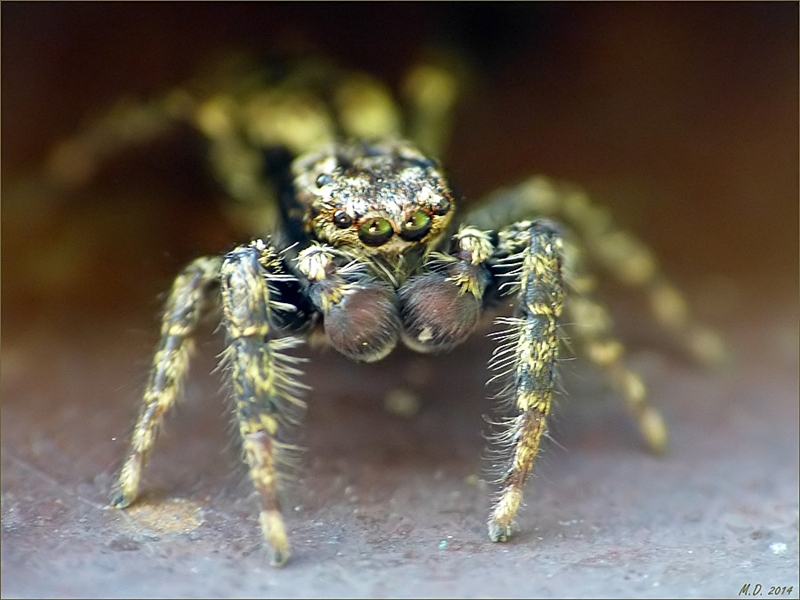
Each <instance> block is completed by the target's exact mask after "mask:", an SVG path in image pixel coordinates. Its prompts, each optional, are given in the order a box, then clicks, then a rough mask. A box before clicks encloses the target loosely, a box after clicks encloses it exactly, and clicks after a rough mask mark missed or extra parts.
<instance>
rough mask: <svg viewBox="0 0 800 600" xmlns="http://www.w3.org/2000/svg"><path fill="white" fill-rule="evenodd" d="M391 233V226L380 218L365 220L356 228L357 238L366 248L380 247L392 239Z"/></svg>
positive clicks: (392, 231)
mask: <svg viewBox="0 0 800 600" xmlns="http://www.w3.org/2000/svg"><path fill="white" fill-rule="evenodd" d="M393 233H394V230H393V229H392V224H391V223H389V221H387V220H386V219H383V218H381V217H375V218H372V219H367V220H366V221H364V222H363V223H362V224H361V227H359V228H358V237H359V238H360V239H361V241H362V242H364V243H365V244H367V245H368V246H380V245H381V244H383V243H384V242H385V241H387V240H388V239H389V238H390V237H392V234H393Z"/></svg>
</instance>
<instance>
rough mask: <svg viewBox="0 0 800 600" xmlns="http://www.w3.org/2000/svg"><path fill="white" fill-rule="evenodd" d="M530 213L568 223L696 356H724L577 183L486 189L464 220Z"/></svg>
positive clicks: (544, 181)
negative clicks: (640, 292)
mask: <svg viewBox="0 0 800 600" xmlns="http://www.w3.org/2000/svg"><path fill="white" fill-rule="evenodd" d="M534 215H535V216H537V217H538V216H541V217H552V218H556V219H558V220H560V221H563V222H564V223H566V224H567V225H569V226H571V227H572V228H573V229H574V230H575V233H576V234H577V235H578V237H579V239H580V241H581V243H582V244H583V245H584V246H585V247H586V249H587V252H588V255H589V256H590V257H591V259H592V260H593V261H596V262H598V263H599V264H600V265H601V266H602V267H603V268H605V269H606V270H608V271H609V272H610V273H611V274H612V275H613V276H614V277H616V279H618V280H619V281H620V282H621V283H623V284H625V285H628V286H631V287H638V288H642V289H643V290H644V292H645V293H646V294H647V296H648V299H649V302H650V307H651V311H652V312H653V314H654V315H655V318H656V319H657V321H658V322H659V324H660V325H661V326H662V327H663V328H664V329H665V330H667V331H668V332H670V334H671V335H673V336H674V337H675V338H676V339H677V340H678V341H679V343H680V344H681V345H682V346H683V347H684V348H686V350H687V351H688V352H689V353H690V354H691V355H692V356H693V357H694V358H695V359H696V360H698V361H699V362H701V363H703V364H718V363H720V362H722V361H723V360H724V359H725V356H726V349H725V345H724V342H723V341H722V340H721V339H720V337H719V336H718V335H717V334H716V333H715V332H714V331H712V330H710V329H708V328H707V327H704V326H702V325H700V324H699V323H697V322H696V321H695V320H694V319H693V318H692V316H691V314H690V312H689V310H688V307H687V304H686V301H685V299H684V298H683V295H682V294H681V292H680V291H679V290H678V289H677V288H676V287H675V286H674V285H673V284H672V283H671V282H670V281H669V280H668V279H667V277H666V276H665V275H664V274H663V273H662V272H661V271H660V268H659V266H658V263H657V261H656V259H655V256H654V255H653V253H652V251H651V250H650V249H649V248H648V247H647V246H646V245H645V244H644V243H643V242H641V241H640V240H639V239H638V238H636V237H635V236H634V235H632V234H631V233H628V232H626V231H623V230H621V229H620V228H619V227H617V226H616V225H615V224H614V222H613V219H612V217H611V215H610V213H609V212H608V211H607V210H606V209H604V208H602V207H600V206H597V205H595V204H593V203H592V202H591V201H590V199H589V197H588V196H587V194H586V193H585V192H584V191H583V190H581V189H580V188H579V187H577V186H573V185H570V184H565V183H554V182H552V181H551V180H550V179H548V178H545V177H541V176H536V177H532V178H530V179H528V180H526V181H524V182H523V183H521V184H519V185H517V186H514V187H510V188H504V189H501V190H498V191H496V192H494V193H492V194H490V195H489V196H487V197H486V199H485V201H484V202H483V203H482V204H481V205H480V206H478V207H477V208H476V209H473V210H472V211H471V212H470V213H469V215H467V218H466V221H467V222H468V223H470V224H472V225H475V226H476V227H480V228H483V229H492V228H497V227H500V226H502V225H504V224H506V223H513V222H515V221H518V220H522V219H530V218H531V217H532V216H534Z"/></svg>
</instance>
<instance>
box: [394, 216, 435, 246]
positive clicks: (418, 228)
mask: <svg viewBox="0 0 800 600" xmlns="http://www.w3.org/2000/svg"><path fill="white" fill-rule="evenodd" d="M430 228H431V218H430V216H428V213H426V212H425V211H422V210H415V211H414V212H412V213H411V214H410V215H408V217H407V218H406V220H405V222H404V223H403V231H402V232H401V233H400V235H401V236H402V237H403V239H404V240H408V241H410V242H413V241H416V240H421V239H422V238H424V237H425V234H426V233H428V230H430Z"/></svg>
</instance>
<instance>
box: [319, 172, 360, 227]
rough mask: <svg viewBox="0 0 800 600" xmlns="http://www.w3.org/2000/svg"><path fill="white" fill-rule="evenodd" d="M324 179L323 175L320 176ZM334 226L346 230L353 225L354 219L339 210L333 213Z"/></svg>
mask: <svg viewBox="0 0 800 600" xmlns="http://www.w3.org/2000/svg"><path fill="white" fill-rule="evenodd" d="M320 177H322V175H320ZM333 224H334V225H336V226H337V227H338V228H339V229H345V228H347V227H350V225H352V224H353V217H351V216H350V215H348V214H347V213H346V212H345V211H343V210H341V209H339V210H337V211H336V212H335V213H333Z"/></svg>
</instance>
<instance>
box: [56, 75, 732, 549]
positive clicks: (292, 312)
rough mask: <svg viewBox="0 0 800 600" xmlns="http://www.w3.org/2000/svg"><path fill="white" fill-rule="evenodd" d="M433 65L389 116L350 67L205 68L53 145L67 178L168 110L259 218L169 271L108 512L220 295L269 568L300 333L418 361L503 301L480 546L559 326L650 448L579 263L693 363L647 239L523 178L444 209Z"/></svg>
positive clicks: (646, 411) (516, 492)
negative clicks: (493, 444)
mask: <svg viewBox="0 0 800 600" xmlns="http://www.w3.org/2000/svg"><path fill="white" fill-rule="evenodd" d="M454 73H455V71H453V70H449V69H448V68H445V67H442V66H440V65H439V64H438V63H434V62H431V63H427V64H422V65H419V66H417V67H416V68H415V69H413V70H412V71H410V72H409V74H408V75H407V77H406V79H405V82H404V85H403V89H404V92H405V96H406V102H405V106H406V107H407V110H408V112H407V113H406V114H405V115H403V114H402V113H401V109H400V108H399V107H398V105H397V104H395V102H394V101H393V100H392V98H391V96H390V95H389V93H388V92H387V90H386V89H385V88H384V87H383V86H382V85H381V84H379V83H378V82H376V81H374V80H372V79H370V78H369V77H367V76H365V75H362V74H355V73H350V72H346V71H341V70H338V69H335V68H333V67H330V66H327V65H325V66H319V65H315V64H311V65H308V64H307V65H305V66H302V67H298V68H296V69H290V70H288V71H286V72H285V73H282V74H279V75H274V76H273V75H272V74H270V73H269V72H268V71H266V72H265V71H260V70H258V69H251V68H250V67H249V66H244V67H242V66H234V67H226V68H225V69H222V70H221V71H219V72H218V73H217V74H216V75H212V76H209V77H206V78H202V79H198V80H196V81H194V82H190V83H188V84H187V85H185V86H183V87H181V88H178V89H176V90H174V91H173V92H171V93H169V94H166V95H165V96H163V97H160V98H157V99H155V100H152V101H150V102H144V103H139V104H127V105H125V106H123V107H122V108H120V109H119V110H116V111H112V112H111V113H109V116H108V117H107V118H106V119H104V120H103V119H101V120H100V121H98V122H97V123H95V124H94V125H93V126H91V127H89V128H87V129H86V130H85V131H84V132H83V133H82V134H80V135H78V136H76V137H75V138H73V139H72V140H69V141H68V142H67V143H66V144H64V145H63V146H62V147H61V149H60V150H58V151H57V152H56V154H55V155H54V157H53V160H52V161H51V169H50V172H51V176H52V177H53V179H54V180H58V179H59V177H60V178H61V179H63V180H66V179H69V178H70V177H72V176H73V175H74V173H76V172H77V173H89V172H91V171H92V170H93V169H94V167H95V166H96V164H97V163H99V162H100V160H101V157H105V156H107V155H108V154H111V153H113V152H114V151H116V150H117V149H120V148H123V147H125V146H129V145H132V144H134V143H141V142H144V141H147V140H148V139H151V138H152V137H155V136H157V135H162V134H163V133H164V131H165V130H166V129H167V128H168V126H169V125H171V124H173V123H176V122H184V123H189V124H190V125H191V126H192V127H193V128H196V129H197V130H198V131H199V132H200V133H201V134H202V135H203V136H204V137H205V139H206V141H207V142H208V144H209V150H210V153H209V155H210V163H211V166H212V168H213V170H214V172H215V174H216V176H217V177H218V179H219V180H220V182H221V183H222V185H223V187H224V188H225V190H226V191H227V192H228V194H229V195H230V196H231V197H233V198H234V199H236V200H239V201H241V202H240V203H238V204H237V203H235V204H236V206H237V207H239V208H238V209H237V210H238V211H239V212H241V210H239V209H241V207H242V206H245V207H248V208H247V209H246V210H248V211H249V213H248V218H249V219H250V220H251V222H255V223H258V225H257V228H258V229H259V230H260V233H262V234H263V233H264V229H262V228H265V229H266V231H269V235H265V236H263V237H259V238H258V239H255V240H253V241H251V242H250V243H247V244H244V245H240V246H237V247H235V248H234V249H233V250H231V251H230V252H227V253H225V254H223V255H221V256H208V257H203V258H199V259H197V260H195V261H193V262H191V263H190V264H189V265H188V266H187V267H186V268H184V269H183V271H181V273H180V274H179V275H178V276H177V278H176V279H175V282H174V284H173V286H172V290H171V293H170V294H169V297H168V300H167V302H166V308H165V310H164V313H163V320H162V325H161V341H160V343H159V345H158V348H157V350H156V353H155V357H154V359H153V367H152V371H151V374H150V378H149V381H148V383H147V387H146V390H145V392H144V401H143V406H142V410H141V413H140V416H139V419H138V421H137V423H136V425H135V428H134V431H133V441H132V447H131V450H130V453H129V454H128V457H127V459H126V461H125V463H124V465H123V467H122V470H121V474H120V476H119V481H118V484H117V486H116V488H115V491H114V494H113V498H112V501H111V503H112V505H113V506H115V507H118V508H124V507H126V506H128V505H129V504H131V503H132V502H133V501H134V500H135V499H136V496H137V494H138V492H139V482H140V476H141V472H142V469H143V467H144V464H145V460H146V458H147V455H148V453H149V452H150V450H151V448H152V446H153V444H154V442H155V439H156V433H157V430H158V428H159V425H160V423H161V421H162V419H163V417H164V414H165V413H166V412H167V411H168V410H169V409H170V408H171V407H172V406H173V404H175V402H176V400H177V398H178V396H179V393H180V388H181V384H182V381H183V380H184V378H185V375H186V374H187V370H188V366H189V359H190V354H191V351H192V348H193V346H192V334H193V333H194V331H195V329H196V327H197V325H198V322H199V320H200V318H201V316H202V315H203V314H204V312H205V308H206V307H207V305H209V304H212V303H219V304H221V306H222V319H221V325H222V329H223V330H224V332H225V334H226V338H227V349H226V351H225V353H224V364H225V365H226V370H227V373H228V374H229V377H230V386H231V388H232V390H233V396H234V400H235V406H236V420H237V423H238V426H239V432H240V434H241V438H242V443H243V447H244V454H245V459H246V462H247V464H248V466H249V469H250V477H251V479H252V482H253V484H254V486H255V488H256V490H257V491H258V497H259V499H260V518H259V520H260V523H261V528H262V531H263V534H264V537H265V538H266V541H267V543H268V545H269V548H270V550H271V558H272V563H273V564H275V565H281V564H283V563H284V562H285V561H286V560H287V558H288V557H289V543H288V540H287V535H286V531H285V528H284V523H283V519H282V517H281V507H280V504H279V501H278V487H279V475H280V470H279V467H280V466H281V465H282V464H284V463H285V462H286V457H287V455H288V454H291V451H292V446H291V444H289V443H288V442H287V441H286V438H285V437H284V431H285V427H286V425H287V423H288V422H290V421H293V420H295V419H296V412H297V411H296V409H298V408H302V407H303V402H302V400H301V399H300V395H301V391H302V389H303V388H304V386H303V385H302V383H300V381H299V376H300V371H299V370H298V366H297V363H298V359H297V358H295V357H293V356H292V355H291V354H290V353H289V350H290V349H292V348H294V347H296V346H297V345H298V344H300V343H301V342H302V340H304V339H306V338H308V337H309V336H312V335H315V336H322V337H324V338H325V339H326V340H327V342H328V343H329V344H330V345H331V346H332V347H333V348H335V349H336V350H338V351H339V352H341V353H342V354H344V355H345V356H347V357H349V358H351V359H353V360H355V361H359V362H372V361H377V360H380V359H381V358H383V357H385V356H386V355H387V354H388V353H389V352H391V350H392V349H393V348H394V347H395V346H396V345H397V343H398V342H400V341H402V342H403V343H404V344H405V345H406V346H408V347H409V348H411V349H413V350H415V351H418V352H422V353H434V352H443V351H447V350H450V349H451V348H453V347H454V346H456V345H458V344H460V343H462V342H464V341H465V340H466V339H467V338H468V337H469V336H470V334H471V333H472V332H473V330H474V329H475V328H476V326H477V325H478V322H479V321H480V320H481V317H482V316H483V314H484V312H485V311H487V310H489V309H495V308H498V309H501V308H503V307H506V308H508V307H511V310H510V311H508V310H507V311H506V312H507V314H508V313H509V312H510V316H503V317H499V318H498V319H497V320H496V322H497V323H498V324H500V325H501V329H502V330H501V332H500V333H497V334H495V335H496V337H497V340H498V342H499V343H498V345H497V347H496V349H495V352H494V355H493V357H492V360H491V365H492V367H493V368H494V370H495V372H496V374H495V377H494V378H496V379H498V380H500V381H501V382H502V391H501V392H500V394H499V397H500V398H501V399H503V400H504V401H505V402H506V403H508V404H509V405H510V406H511V407H512V411H511V412H513V414H512V416H505V417H503V418H502V419H500V421H499V422H498V426H499V428H500V430H501V431H500V433H499V435H498V436H497V440H496V441H497V443H498V444H499V445H500V446H501V447H502V448H503V449H504V450H505V453H504V454H503V456H504V458H503V459H502V464H500V465H499V466H500V470H501V473H502V475H501V476H500V478H499V487H500V490H499V494H498V497H497V499H496V501H495V503H494V506H493V508H492V511H491V515H490V517H489V521H488V531H489V537H490V539H491V540H492V541H495V542H499V541H506V540H507V539H508V538H509V536H510V535H511V532H512V524H513V521H514V517H515V515H516V513H517V510H518V508H519V506H520V502H521V497H522V490H523V486H524V484H525V482H526V480H527V479H528V476H529V474H530V472H531V468H532V466H533V463H534V459H535V458H536V455H537V453H538V450H539V445H540V441H541V439H542V435H543V434H544V433H545V431H546V428H547V418H548V415H549V413H550V408H551V403H552V397H553V391H554V387H555V386H556V384H557V373H556V367H557V363H558V360H559V345H560V340H561V338H562V337H563V336H562V329H563V326H562V325H563V323H571V324H573V325H572V326H571V327H570V329H569V331H570V338H571V341H572V343H573V344H574V345H576V346H577V347H578V348H579V349H582V350H584V351H585V353H586V354H587V356H588V357H589V359H590V360H591V361H592V362H593V363H594V364H595V365H597V366H598V367H600V368H601V369H602V370H603V371H604V372H605V373H606V374H607V376H608V377H609V379H610V380H611V381H612V382H613V384H615V386H616V387H617V388H618V389H619V391H620V393H621V395H622V397H623V398H624V400H625V402H626V403H627V405H628V407H629V409H630V411H631V413H632V414H633V416H634V418H635V419H636V421H637V422H638V425H639V428H640V430H641V433H642V436H643V438H644V441H645V442H646V443H647V445H648V446H649V447H650V448H651V449H653V450H654V451H660V450H662V449H663V448H664V446H665V444H666V440H667V432H666V428H665V425H664V423H663V420H662V418H661V416H660V414H659V413H658V411H657V410H656V409H655V408H653V407H652V406H651V405H650V404H649V403H648V401H647V398H646V390H645V386H644V385H643V383H642V381H641V380H640V378H639V377H638V376H637V375H636V374H635V373H634V372H633V371H631V370H630V369H629V368H628V367H627V366H626V364H625V361H624V349H623V346H622V344H621V343H620V342H619V341H618V340H617V339H616V338H615V337H614V335H613V333H612V324H611V320H610V318H609V315H608V313H607V311H606V309H605V308H603V306H602V305H601V304H599V303H598V302H597V301H596V300H595V299H594V298H593V291H594V288H595V284H596V282H595V279H594V277H593V275H592V274H591V271H590V270H589V265H588V263H589V261H590V260H591V261H592V262H594V263H597V264H598V265H600V266H601V267H603V268H605V269H606V270H608V271H609V272H610V273H611V274H612V275H613V276H615V277H616V278H617V279H619V280H620V281H622V282H623V283H625V284H628V285H630V286H634V287H639V288H642V289H643V290H644V291H645V292H646V293H647V294H648V295H649V298H650V300H651V303H652V307H653V311H654V313H655V316H656V318H657V319H658V320H659V321H660V323H661V324H662V325H664V326H665V327H666V328H667V329H668V330H670V331H671V332H673V333H674V334H676V337H677V338H678V339H679V340H681V341H682V342H684V343H685V344H686V345H687V346H688V347H689V348H690V350H691V351H693V352H694V354H696V355H698V356H700V357H701V358H702V357H705V358H708V357H710V356H713V355H714V354H715V353H716V352H717V351H718V349H719V344H718V342H717V341H716V339H715V338H714V336H713V334H712V333H710V332H709V331H708V330H706V329H703V328H702V327H700V326H698V325H696V324H695V323H694V322H693V321H692V320H691V319H690V318H689V316H688V313H687V310H686V308H685V303H684V302H683V300H682V297H681V295H680V293H679V292H678V291H677V290H676V289H675V288H674V287H673V286H672V285H671V284H670V283H669V282H668V281H667V280H666V279H665V277H663V276H662V275H661V274H660V272H659V270H658V268H657V265H656V262H655V260H654V258H653V256H652V254H651V252H650V251H649V250H648V249H647V248H646V247H645V246H644V245H643V244H642V243H640V242H639V241H637V240H636V239H635V238H634V237H633V236H631V235H630V234H628V233H626V232H623V231H621V230H620V229H618V228H617V227H616V226H615V225H614V224H613V223H612V221H611V219H610V218H609V216H608V214H607V213H606V212H605V211H604V210H603V209H601V208H598V207H597V206H595V205H593V204H592V203H591V202H590V201H589V200H588V198H587V196H586V195H585V194H584V193H583V192H582V191H580V190H579V189H577V188H574V187H571V186H568V185H564V184H556V183H553V182H551V181H549V180H547V179H545V178H542V177H533V178H531V179H529V180H527V181H524V182H523V183H521V184H519V185H517V186H515V187H511V188H508V189H504V190H500V191H498V192H495V193H493V194H491V195H490V196H489V197H488V198H486V199H485V200H484V201H483V202H482V203H478V204H476V208H473V209H472V210H470V211H466V212H460V211H459V210H458V208H459V206H458V205H459V204H460V199H459V198H457V197H455V195H454V193H453V191H452V189H451V188H450V186H449V184H448V182H447V179H446V177H445V175H444V174H443V171H442V167H441V165H440V163H439V162H438V160H437V159H436V158H435V156H436V155H438V154H439V151H440V149H441V147H442V146H443V145H444V139H445V137H446V133H447V129H448V127H447V117H448V114H449V111H450V108H451V106H452V104H453V102H454V99H455V96H456V92H457V90H458V85H459V79H458V77H456V76H455V75H454ZM65 165H66V166H65ZM556 219H557V220H558V222H559V223H560V224H559V223H557V222H556ZM565 316H566V318H565ZM562 319H563V322H562ZM494 378H493V379H494ZM293 415H294V416H293Z"/></svg>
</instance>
